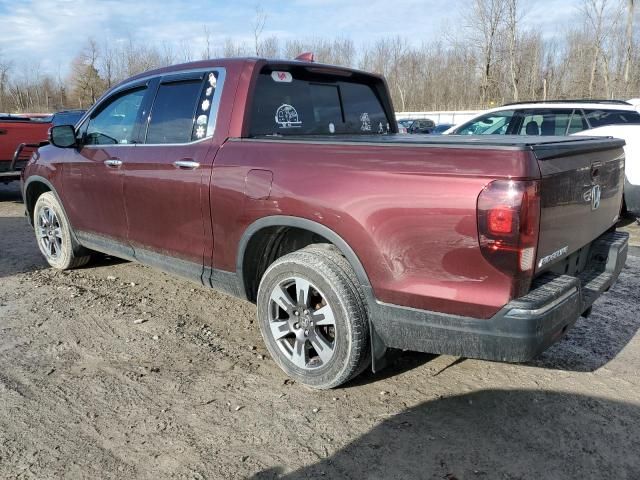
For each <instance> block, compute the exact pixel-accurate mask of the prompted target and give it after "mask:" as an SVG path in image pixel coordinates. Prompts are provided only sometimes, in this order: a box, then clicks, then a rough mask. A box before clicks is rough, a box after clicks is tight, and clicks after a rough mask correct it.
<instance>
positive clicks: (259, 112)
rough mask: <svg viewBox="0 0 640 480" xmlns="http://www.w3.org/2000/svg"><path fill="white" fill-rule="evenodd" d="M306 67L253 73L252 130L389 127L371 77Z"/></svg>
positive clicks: (384, 129)
mask: <svg viewBox="0 0 640 480" xmlns="http://www.w3.org/2000/svg"><path fill="white" fill-rule="evenodd" d="M353 77H357V78H352V76H351V75H350V74H348V73H345V74H344V75H342V74H332V72H330V71H329V72H328V73H324V72H322V73H316V72H311V71H309V70H308V69H305V68H292V69H291V70H290V71H276V70H271V69H270V68H268V67H267V68H265V69H263V71H262V72H261V73H260V75H259V76H258V81H257V84H256V88H255V93H254V98H253V106H252V111H251V127H250V135H251V136H260V135H278V136H280V135H313V134H317V135H327V134H328V135H332V134H379V133H388V132H389V129H390V125H389V120H388V118H387V115H386V113H385V110H384V107H383V105H382V102H381V101H380V98H379V94H378V91H377V88H378V87H379V85H378V86H376V83H378V84H379V83H380V82H379V80H378V79H377V78H376V77H370V76H364V75H357V76H356V75H354V76H353Z"/></svg>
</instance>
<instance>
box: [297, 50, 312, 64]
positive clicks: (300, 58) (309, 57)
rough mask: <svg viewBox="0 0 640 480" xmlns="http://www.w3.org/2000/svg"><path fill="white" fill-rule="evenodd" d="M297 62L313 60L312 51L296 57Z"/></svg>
mask: <svg viewBox="0 0 640 480" xmlns="http://www.w3.org/2000/svg"><path fill="white" fill-rule="evenodd" d="M296 60H298V61H299V62H313V61H314V59H313V52H304V53H301V54H300V55H298V56H297V57H296Z"/></svg>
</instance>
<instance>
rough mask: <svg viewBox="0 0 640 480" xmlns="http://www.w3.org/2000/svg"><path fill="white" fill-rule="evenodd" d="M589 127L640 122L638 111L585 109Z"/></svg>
mask: <svg viewBox="0 0 640 480" xmlns="http://www.w3.org/2000/svg"><path fill="white" fill-rule="evenodd" d="M584 113H585V115H586V117H587V120H588V121H589V124H590V125H591V128H597V127H604V126H605V125H619V124H633V123H635V124H637V123H640V113H638V112H636V111H632V110H585V111H584Z"/></svg>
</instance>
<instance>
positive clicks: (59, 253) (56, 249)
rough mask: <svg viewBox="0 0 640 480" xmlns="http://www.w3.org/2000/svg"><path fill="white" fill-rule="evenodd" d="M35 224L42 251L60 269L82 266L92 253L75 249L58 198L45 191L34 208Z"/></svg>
mask: <svg viewBox="0 0 640 480" xmlns="http://www.w3.org/2000/svg"><path fill="white" fill-rule="evenodd" d="M33 226H34V229H35V233H36V240H37V241H38V247H39V248H40V251H41V252H42V254H43V255H44V256H45V258H46V259H47V262H48V263H49V265H51V266H52V267H53V268H56V269H58V270H68V269H71V268H77V267H81V266H82V265H85V264H86V263H87V262H88V261H89V260H90V258H91V257H90V255H81V254H80V255H78V254H77V253H76V252H81V247H76V248H75V249H74V244H73V238H72V236H71V226H70V225H69V221H68V220H67V217H66V215H65V214H64V210H63V209H62V207H61V206H60V203H59V202H58V199H57V198H56V196H55V195H54V194H53V193H51V192H45V193H43V194H42V195H40V197H38V200H37V201H36V205H35V207H34V210H33Z"/></svg>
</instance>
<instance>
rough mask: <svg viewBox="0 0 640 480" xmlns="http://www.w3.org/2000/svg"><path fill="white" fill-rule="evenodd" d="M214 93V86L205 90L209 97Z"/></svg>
mask: <svg viewBox="0 0 640 480" xmlns="http://www.w3.org/2000/svg"><path fill="white" fill-rule="evenodd" d="M212 93H213V87H209V88H207V90H206V92H205V94H206V95H207V97H210V96H211V94H212Z"/></svg>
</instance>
